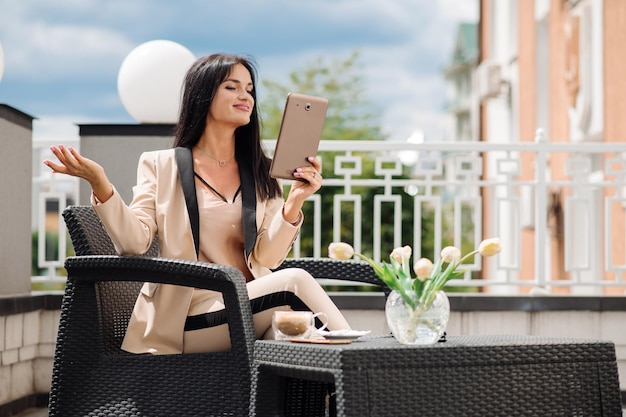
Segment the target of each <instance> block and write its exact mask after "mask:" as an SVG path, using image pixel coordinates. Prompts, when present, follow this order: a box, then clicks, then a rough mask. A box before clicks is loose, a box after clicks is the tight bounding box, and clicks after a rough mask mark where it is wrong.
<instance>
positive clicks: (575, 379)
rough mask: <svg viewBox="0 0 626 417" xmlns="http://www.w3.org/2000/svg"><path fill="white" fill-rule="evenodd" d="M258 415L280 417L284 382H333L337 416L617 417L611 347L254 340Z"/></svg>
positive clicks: (536, 340)
mask: <svg viewBox="0 0 626 417" xmlns="http://www.w3.org/2000/svg"><path fill="white" fill-rule="evenodd" d="M255 366H256V367H258V375H256V377H257V378H258V381H257V396H256V412H257V415H268V416H269V415H289V414H283V413H284V410H283V409H282V408H281V405H280V404H282V403H283V402H282V401H283V397H288V396H289V394H288V393H285V392H280V391H278V392H277V391H276V389H274V388H272V386H277V387H281V386H282V385H281V384H283V382H282V381H283V380H285V379H287V378H297V379H308V380H315V381H329V380H333V381H334V382H335V385H336V388H337V395H336V397H335V398H336V410H335V411H336V415H338V416H359V417H361V416H418V415H419V416H426V417H428V416H432V417H435V416H437V417H441V416H490V417H492V416H494V417H497V416H502V417H510V416H513V417H515V416H537V417H544V416H563V417H565V416H590V417H592V416H610V417H621V415H622V411H621V401H620V391H619V381H618V375H617V364H616V359H615V346H614V345H613V344H612V343H610V342H603V341H586V340H577V339H560V338H541V337H527V336H457V337H449V340H448V342H446V343H437V344H434V345H431V346H422V347H412V346H404V345H400V344H398V343H397V341H395V339H393V338H392V337H381V338H365V339H363V340H361V341H357V342H354V343H352V344H351V345H330V346H329V345H309V344H298V343H289V342H270V341H260V342H257V344H256V346H255Z"/></svg>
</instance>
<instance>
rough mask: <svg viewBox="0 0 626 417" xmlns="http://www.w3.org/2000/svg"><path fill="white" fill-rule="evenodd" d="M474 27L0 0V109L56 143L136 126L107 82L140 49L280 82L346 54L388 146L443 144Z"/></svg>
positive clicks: (282, 8) (378, 3) (467, 7)
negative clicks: (450, 93)
mask: <svg viewBox="0 0 626 417" xmlns="http://www.w3.org/2000/svg"><path fill="white" fill-rule="evenodd" d="M477 19H478V6H477V0H306V1H305V0H237V1H230V0H181V1H176V2H174V1H171V0H55V1H50V0H0V45H1V47H2V50H3V52H4V54H3V55H4V59H3V65H2V62H1V61H0V67H2V66H3V67H4V71H0V77H1V78H0V103H2V104H7V105H9V106H11V107H14V108H16V109H18V110H20V111H22V112H24V113H27V114H29V115H31V116H33V117H35V118H36V120H35V121H34V124H33V137H34V139H35V140H38V139H41V140H44V139H45V140H57V139H58V140H60V141H61V140H63V139H65V138H77V137H78V127H77V125H79V124H91V123H103V124H125V123H136V121H135V120H134V119H133V118H132V117H131V115H130V114H129V113H128V112H127V111H126V109H125V107H124V105H123V104H122V101H121V99H120V96H119V93H118V90H117V77H118V73H119V70H120V66H121V64H122V62H123V61H124V59H125V58H126V57H127V56H128V55H129V53H130V52H131V51H133V50H134V49H135V48H137V47H138V46H140V45H141V44H143V43H145V42H148V41H153V40H169V41H173V42H176V43H178V44H180V45H182V46H184V47H185V48H187V49H188V50H189V51H191V53H192V54H193V55H194V56H195V57H200V56H203V55H207V54H210V53H213V52H231V53H240V54H246V55H251V56H253V57H254V59H255V61H256V63H257V67H258V72H259V78H260V79H269V80H273V81H278V82H282V83H287V75H288V74H289V73H290V72H292V71H293V70H296V69H301V68H303V67H305V66H306V65H307V64H308V63H312V62H314V61H316V60H317V59H319V58H322V59H324V60H330V59H340V60H345V59H347V58H349V57H350V56H351V55H352V53H353V52H355V51H357V52H358V53H359V62H360V64H361V67H359V69H358V71H359V75H360V76H361V77H362V78H363V83H364V84H363V85H364V87H365V99H366V100H367V102H368V103H369V104H370V106H371V109H372V110H373V112H374V113H375V114H377V115H379V122H380V124H381V128H382V130H383V132H384V133H385V134H387V135H388V137H389V139H390V140H406V139H408V138H409V137H410V136H411V135H413V134H414V133H415V132H418V134H419V133H423V134H424V136H425V138H426V140H444V139H445V101H446V87H445V80H444V76H443V70H444V68H445V67H446V66H447V65H448V64H449V62H450V59H451V56H452V50H453V47H454V42H455V39H456V35H457V27H458V24H459V23H460V22H463V21H467V22H476V21H477ZM1 59H2V57H1V56H0V60H1ZM257 87H258V97H259V100H261V101H262V98H263V91H262V88H261V86H257Z"/></svg>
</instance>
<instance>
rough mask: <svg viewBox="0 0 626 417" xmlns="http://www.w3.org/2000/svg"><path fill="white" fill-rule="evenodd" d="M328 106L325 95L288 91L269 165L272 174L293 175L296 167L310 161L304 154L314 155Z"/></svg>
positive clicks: (291, 178)
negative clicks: (318, 95) (315, 95)
mask: <svg viewBox="0 0 626 417" xmlns="http://www.w3.org/2000/svg"><path fill="white" fill-rule="evenodd" d="M327 109H328V100H327V99H325V98H322V97H314V96H309V95H305V94H299V93H289V94H288V95H287V100H286V102H285V111H284V112H283V119H282V122H281V124H280V130H279V131H278V138H277V140H276V149H275V150H274V157H273V159H272V164H271V167H270V175H271V176H272V177H273V178H283V179H290V180H293V179H296V178H295V177H294V176H293V173H294V171H295V170H296V168H299V167H303V166H307V165H309V166H310V165H311V163H310V162H309V161H307V159H306V158H307V157H309V156H316V155H317V149H318V147H319V144H320V139H321V138H322V129H323V128H324V121H325V120H326V110H327ZM298 179H299V178H298Z"/></svg>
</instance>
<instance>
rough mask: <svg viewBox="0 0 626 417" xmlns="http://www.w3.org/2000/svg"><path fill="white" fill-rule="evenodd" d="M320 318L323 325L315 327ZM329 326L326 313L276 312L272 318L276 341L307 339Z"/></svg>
mask: <svg viewBox="0 0 626 417" xmlns="http://www.w3.org/2000/svg"><path fill="white" fill-rule="evenodd" d="M318 317H319V318H320V320H321V321H322V323H323V325H322V327H320V328H319V329H318V328H316V327H315V319H316V318H318ZM327 325H328V316H326V314H325V313H322V312H320V313H315V314H313V313H312V312H311V311H290V310H286V311H283V310H280V311H275V312H274V315H273V317H272V329H273V330H274V335H275V338H276V340H288V339H306V338H308V337H310V336H311V335H312V334H313V333H315V332H316V331H317V330H324V329H325V328H326V326H327Z"/></svg>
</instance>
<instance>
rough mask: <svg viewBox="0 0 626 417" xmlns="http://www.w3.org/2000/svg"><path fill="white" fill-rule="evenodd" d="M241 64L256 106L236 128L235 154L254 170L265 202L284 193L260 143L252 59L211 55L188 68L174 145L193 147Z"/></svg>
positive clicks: (257, 186) (260, 195)
mask: <svg viewBox="0 0 626 417" xmlns="http://www.w3.org/2000/svg"><path fill="white" fill-rule="evenodd" d="M237 64H241V65H243V66H244V67H245V68H246V69H247V70H248V72H250V77H251V78H252V85H253V87H254V88H253V89H252V97H253V98H254V106H253V107H252V114H251V115H250V123H248V124H247V125H245V126H240V127H238V128H237V129H236V130H235V156H236V158H237V163H238V164H245V165H247V166H249V167H250V168H251V169H252V173H253V175H254V180H255V188H256V192H257V196H258V197H259V198H260V199H261V200H263V201H265V200H267V199H270V198H274V197H278V196H281V195H282V190H281V188H280V185H279V184H278V181H276V179H274V178H272V177H270V175H269V167H270V163H271V160H270V158H269V157H268V156H267V155H266V154H265V152H264V150H263V147H262V146H261V124H260V121H259V113H258V106H257V102H256V78H257V76H256V68H255V65H254V63H253V62H252V60H251V59H250V58H246V57H243V56H239V55H233V54H212V55H207V56H205V57H202V58H199V59H198V60H197V61H196V62H194V64H193V65H192V66H191V68H189V71H187V75H186V76H185V84H184V87H183V88H184V90H183V97H182V102H181V106H180V116H179V118H178V123H177V124H176V128H175V130H174V147H178V146H183V147H186V148H189V149H191V148H193V147H194V146H195V145H196V144H197V143H198V141H199V140H200V137H201V136H202V133H204V128H205V127H206V119H207V115H208V113H209V109H210V108H211V104H212V103H213V99H214V98H215V94H216V93H217V89H218V88H219V85H220V84H221V83H222V82H223V81H224V80H225V79H226V78H227V77H228V76H229V75H230V72H231V70H232V68H233V66H235V65H237Z"/></svg>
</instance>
